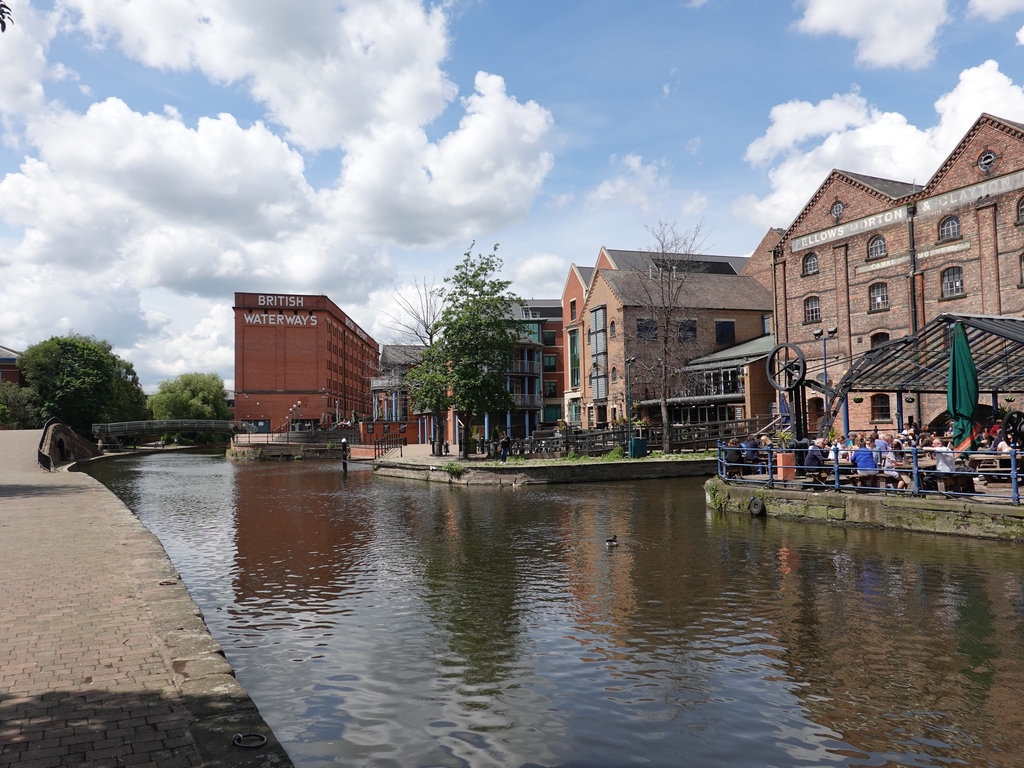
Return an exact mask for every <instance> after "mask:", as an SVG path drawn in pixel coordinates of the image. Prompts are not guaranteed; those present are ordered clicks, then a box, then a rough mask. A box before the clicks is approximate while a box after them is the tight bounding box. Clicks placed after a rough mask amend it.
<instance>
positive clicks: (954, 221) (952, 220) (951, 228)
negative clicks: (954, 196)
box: [939, 216, 960, 240]
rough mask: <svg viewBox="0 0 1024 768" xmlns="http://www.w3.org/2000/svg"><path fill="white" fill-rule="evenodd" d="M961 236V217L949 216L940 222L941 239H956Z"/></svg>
mask: <svg viewBox="0 0 1024 768" xmlns="http://www.w3.org/2000/svg"><path fill="white" fill-rule="evenodd" d="M958 237H960V218H959V217H958V216H947V217H946V218H944V219H943V220H942V223H941V224H939V240H956V239H957V238H958Z"/></svg>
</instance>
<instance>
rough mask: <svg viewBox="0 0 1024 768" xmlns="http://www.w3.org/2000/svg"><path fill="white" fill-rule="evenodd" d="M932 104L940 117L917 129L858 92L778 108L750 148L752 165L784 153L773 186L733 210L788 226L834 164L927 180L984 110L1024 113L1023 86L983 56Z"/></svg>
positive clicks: (772, 172)
mask: <svg viewBox="0 0 1024 768" xmlns="http://www.w3.org/2000/svg"><path fill="white" fill-rule="evenodd" d="M935 111H936V113H937V114H938V122H937V123H936V124H935V125H933V126H931V127H927V128H918V127H916V126H913V125H911V124H910V123H908V122H907V119H906V118H905V117H904V116H903V115H901V114H899V113H898V112H882V111H881V110H878V109H876V108H875V107H872V106H870V105H869V104H868V103H867V100H866V99H863V98H861V97H860V96H859V95H858V94H846V95H845V96H834V97H832V98H831V99H826V100H824V101H821V102H819V103H818V104H816V105H814V104H809V103H806V102H791V103H789V104H784V105H780V106H779V107H775V108H774V109H773V110H772V112H771V119H772V125H771V126H770V127H769V129H768V131H767V132H766V133H765V134H764V136H761V137H759V138H758V139H755V140H754V141H753V142H751V144H750V146H749V147H748V148H747V155H746V159H747V160H748V162H750V163H752V164H758V163H767V162H772V161H775V160H776V159H777V158H781V159H779V160H778V162H777V163H776V164H775V165H774V166H772V167H771V168H770V169H769V170H768V179H769V182H770V184H771V187H772V191H771V192H770V193H769V194H768V195H767V196H765V197H763V198H760V199H759V198H757V197H755V196H753V195H748V196H744V197H741V198H739V199H738V200H737V201H736V202H735V203H734V205H733V213H734V214H735V215H736V216H738V217H740V218H743V219H746V220H748V221H751V222H753V223H756V224H758V225H760V226H788V225H789V223H790V222H791V221H792V220H793V218H794V217H795V216H796V214H797V213H799V211H800V208H801V207H802V206H803V205H804V204H805V203H806V202H807V200H808V199H809V198H810V196H811V195H812V194H813V193H814V190H815V189H817V188H818V186H819V185H820V184H821V183H822V182H823V181H824V180H825V177H826V176H828V174H829V173H830V172H831V170H832V169H833V168H839V169H843V170H849V171H854V172H857V173H864V174H867V175H870V176H880V177H883V178H890V179H897V180H900V181H908V182H914V181H916V182H917V183H918V184H922V183H924V182H925V181H927V180H928V179H929V178H930V177H931V175H932V174H933V173H934V172H935V171H936V170H937V169H938V167H939V165H940V164H941V163H942V161H943V160H944V159H945V158H946V156H947V155H948V154H949V152H951V151H952V150H953V147H954V146H955V145H956V143H957V142H958V141H959V140H960V139H961V138H962V137H963V134H964V133H965V132H966V131H967V129H968V128H969V127H970V126H971V124H972V123H973V122H974V121H975V120H977V118H978V116H979V115H980V114H981V113H982V112H989V113H992V114H995V115H998V116H1000V117H1005V118H1007V119H1010V120H1018V121H1019V120H1024V89H1022V88H1021V86H1019V85H1015V84H1014V83H1013V81H1011V80H1010V78H1008V77H1007V76H1006V75H1004V74H1003V73H1002V72H1000V71H999V65H998V64H997V63H996V62H994V61H986V62H985V63H984V64H981V65H979V66H977V67H973V68H971V69H966V70H964V71H963V72H961V73H960V79H959V82H958V83H957V85H956V87H955V88H954V89H953V90H952V91H950V92H949V93H947V94H945V95H943V96H942V97H940V98H939V99H938V100H937V101H936V102H935ZM812 140H813V141H812ZM808 143H811V146H807V144H808Z"/></svg>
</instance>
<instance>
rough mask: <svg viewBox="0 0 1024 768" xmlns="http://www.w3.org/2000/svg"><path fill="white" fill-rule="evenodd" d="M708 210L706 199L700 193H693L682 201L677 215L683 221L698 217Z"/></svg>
mask: <svg viewBox="0 0 1024 768" xmlns="http://www.w3.org/2000/svg"><path fill="white" fill-rule="evenodd" d="M707 208H708V198H707V196H706V195H702V194H701V193H700V192H694V193H693V194H692V195H690V196H689V197H688V198H686V200H684V201H683V204H682V206H680V208H679V213H680V215H681V216H682V217H683V218H684V219H689V218H692V217H694V216H700V215H701V214H702V213H704V211H706V210H707Z"/></svg>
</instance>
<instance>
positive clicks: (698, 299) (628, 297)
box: [600, 269, 772, 312]
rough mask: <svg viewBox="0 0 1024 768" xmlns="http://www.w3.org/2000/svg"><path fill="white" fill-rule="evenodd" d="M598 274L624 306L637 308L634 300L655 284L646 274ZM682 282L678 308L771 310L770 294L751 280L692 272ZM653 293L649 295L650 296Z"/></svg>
mask: <svg viewBox="0 0 1024 768" xmlns="http://www.w3.org/2000/svg"><path fill="white" fill-rule="evenodd" d="M600 275H601V277H603V278H604V279H605V280H606V281H607V282H608V285H609V286H610V287H611V289H612V290H613V291H614V292H615V295H616V296H618V297H619V300H620V301H621V302H622V303H623V306H627V307H629V306H639V302H638V301H637V297H640V296H643V297H645V298H646V296H647V295H648V292H647V289H648V288H650V287H651V285H650V284H651V283H655V282H657V281H656V280H652V279H651V278H650V277H649V276H648V273H647V272H633V271H625V270H619V269H602V270H600ZM685 280H686V286H685V288H684V289H683V295H684V296H685V299H684V300H685V306H684V307H680V309H721V310H725V311H743V310H752V311H760V312H770V311H771V310H772V295H771V293H770V292H769V291H768V289H767V288H765V287H764V286H763V285H761V284H760V283H759V282H758V281H757V280H755V279H754V278H752V277H746V276H743V275H717V274H708V273H706V272H694V273H691V274H687V275H686V276H685ZM654 293H655V292H653V291H652V292H651V295H652V297H653V295H654ZM644 303H646V301H645V302H644Z"/></svg>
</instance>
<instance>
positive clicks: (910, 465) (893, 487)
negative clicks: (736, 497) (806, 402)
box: [717, 443, 1022, 504]
mask: <svg viewBox="0 0 1024 768" xmlns="http://www.w3.org/2000/svg"><path fill="white" fill-rule="evenodd" d="M809 450H810V449H809V448H805V447H796V448H779V447H776V446H767V447H758V448H756V449H749V448H744V447H743V446H729V445H726V444H724V443H720V444H719V446H718V472H717V474H718V476H719V477H720V478H722V479H724V480H726V481H727V482H729V483H737V484H746V485H757V486H761V487H768V488H774V487H775V486H783V487H788V488H800V489H803V490H809V491H822V490H831V491H837V492H848V491H856V492H860V493H897V494H911V495H939V496H945V497H970V498H973V499H984V500H986V501H997V502H998V501H1002V502H1005V503H1013V504H1019V503H1020V478H1019V475H1018V470H1019V468H1020V459H1021V456H1022V452H1021V451H1018V450H1016V449H1011V450H1010V451H1009V452H999V451H960V452H955V451H954V452H953V454H954V458H955V462H956V463H955V469H954V471H953V472H944V471H941V470H939V469H937V468H936V466H935V462H934V457H935V452H934V450H933V449H925V448H913V447H911V448H904V449H902V450H901V451H896V452H895V453H896V454H897V456H896V457H895V458H897V459H898V460H897V461H896V463H895V466H892V467H885V466H881V465H880V466H879V467H878V468H877V469H875V470H870V469H867V470H864V469H858V467H857V466H855V465H854V464H852V463H851V462H850V461H849V459H848V458H846V455H847V453H848V451H850V449H845V448H843V449H838V450H836V448H835V447H834V446H833V447H831V448H827V449H824V450H825V451H826V455H825V458H824V460H823V461H822V465H821V466H813V467H807V466H806V463H807V454H808V452H809ZM868 450H871V449H870V448H869V449H868ZM877 463H878V462H876V464H877ZM899 486H903V487H899Z"/></svg>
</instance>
